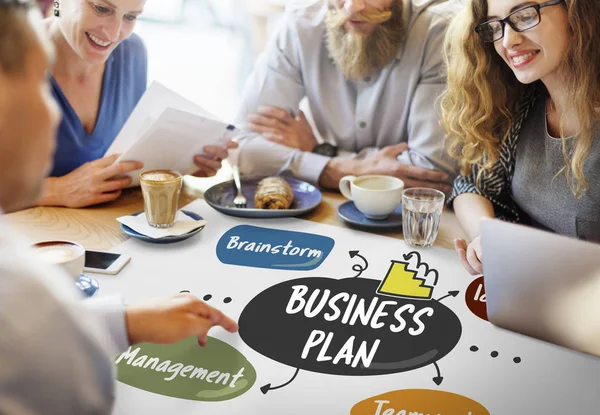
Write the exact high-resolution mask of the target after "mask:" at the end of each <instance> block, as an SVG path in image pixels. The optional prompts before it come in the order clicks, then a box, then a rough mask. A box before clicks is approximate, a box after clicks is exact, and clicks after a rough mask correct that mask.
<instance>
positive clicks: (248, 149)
mask: <svg viewBox="0 0 600 415" xmlns="http://www.w3.org/2000/svg"><path fill="white" fill-rule="evenodd" d="M295 3H296V4H297V3H298V2H292V4H291V5H289V6H288V9H287V11H286V13H285V16H284V18H283V19H282V21H281V24H280V26H279V30H278V31H277V33H276V35H275V37H274V38H273V39H271V42H270V43H269V45H268V47H267V49H266V51H265V53H264V54H263V55H262V56H261V58H260V59H259V61H258V62H257V65H256V68H255V71H254V73H253V74H252V75H251V77H250V78H249V80H248V82H247V84H246V87H245V91H244V97H243V100H242V106H241V110H240V113H239V115H238V119H237V121H238V125H239V126H241V127H243V131H244V132H243V133H240V136H239V137H238V138H239V139H240V142H241V147H240V154H239V160H238V165H239V167H240V170H241V172H242V173H243V174H245V175H252V176H257V175H273V174H281V173H284V172H289V173H291V174H293V175H294V176H296V177H298V178H300V179H302V180H306V181H309V182H311V183H313V184H318V185H320V186H321V187H323V188H337V186H338V182H339V180H340V179H341V178H342V177H343V176H346V175H354V176H358V175H365V174H386V175H393V176H396V177H399V178H401V179H403V180H404V182H405V185H406V187H430V188H435V189H439V190H442V191H444V192H448V191H449V190H450V185H449V184H450V183H451V180H452V178H453V177H454V175H455V172H456V166H455V164H454V162H453V161H452V160H451V159H450V157H449V156H448V155H447V154H446V152H445V151H444V146H443V141H444V134H443V132H442V130H441V128H440V126H439V111H438V107H437V102H436V99H437V97H438V96H439V95H440V93H441V92H442V90H443V89H444V87H445V82H446V79H445V73H444V70H443V61H442V46H443V37H444V34H445V30H446V27H447V25H448V23H449V20H450V19H451V18H452V17H453V15H454V13H455V12H456V11H457V9H458V8H459V7H460V4H459V3H458V1H456V0H448V1H440V0H320V1H317V2H315V3H314V4H311V5H309V6H297V5H295ZM304 3H306V1H304ZM303 99H306V100H307V101H308V106H309V108H310V110H311V111H310V112H311V114H312V121H311V122H310V123H309V121H307V117H305V115H304V113H303V112H302V111H299V106H300V102H301V101H302V100H303ZM311 124H312V125H311ZM317 137H319V139H317Z"/></svg>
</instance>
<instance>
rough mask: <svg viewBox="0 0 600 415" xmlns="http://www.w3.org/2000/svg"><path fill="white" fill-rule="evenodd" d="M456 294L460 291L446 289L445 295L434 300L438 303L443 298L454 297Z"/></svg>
mask: <svg viewBox="0 0 600 415" xmlns="http://www.w3.org/2000/svg"><path fill="white" fill-rule="evenodd" d="M458 294H460V291H448V294H446V295H445V296H443V297H442V298H440V299H439V300H436V301H437V302H438V303H439V302H441V301H442V300H443V299H445V298H448V297H456V296H457V295H458Z"/></svg>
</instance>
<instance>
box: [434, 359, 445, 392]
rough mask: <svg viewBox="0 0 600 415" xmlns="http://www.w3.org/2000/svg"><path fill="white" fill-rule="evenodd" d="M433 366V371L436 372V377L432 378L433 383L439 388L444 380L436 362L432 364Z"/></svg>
mask: <svg viewBox="0 0 600 415" xmlns="http://www.w3.org/2000/svg"><path fill="white" fill-rule="evenodd" d="M433 365H434V366H435V370H436V372H437V376H436V377H434V378H433V381H434V382H435V384H436V385H438V386H440V385H441V384H442V382H443V381H444V378H443V377H442V374H441V373H440V367H439V366H438V364H437V362H433Z"/></svg>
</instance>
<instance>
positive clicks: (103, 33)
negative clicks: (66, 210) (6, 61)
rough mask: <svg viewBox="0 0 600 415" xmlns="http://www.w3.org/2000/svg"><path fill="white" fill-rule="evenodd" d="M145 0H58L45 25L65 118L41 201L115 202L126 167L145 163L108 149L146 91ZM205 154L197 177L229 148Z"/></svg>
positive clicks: (124, 183)
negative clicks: (141, 19) (141, 21)
mask: <svg viewBox="0 0 600 415" xmlns="http://www.w3.org/2000/svg"><path fill="white" fill-rule="evenodd" d="M145 2H146V0H57V1H56V2H55V6H54V7H55V13H54V14H55V15H54V16H53V17H50V18H49V19H47V21H46V28H47V31H48V35H49V37H50V38H51V39H52V41H53V42H54V44H55V47H56V52H57V61H56V64H55V65H54V67H53V68H52V76H51V83H52V92H53V94H54V97H55V99H56V100H57V102H58V103H59V105H60V107H61V109H62V115H63V119H62V122H61V124H60V127H59V131H58V140H57V149H56V154H55V157H54V165H53V168H52V172H51V175H50V177H49V178H47V179H46V183H45V192H44V195H43V196H42V197H41V199H40V200H39V201H38V204H39V205H58V206H67V207H83V206H89V205H94V204H97V203H103V202H108V201H111V200H114V199H116V198H117V197H119V195H120V194H121V191H122V189H123V188H125V187H128V186H129V185H130V184H131V179H130V178H128V177H127V178H123V176H122V175H123V173H128V172H133V171H136V170H140V169H141V168H142V167H143V165H142V163H139V162H135V161H129V162H121V163H115V161H116V159H117V157H118V156H117V155H108V156H106V155H105V153H106V151H107V149H108V148H109V147H110V145H111V144H112V142H113V141H114V139H115V138H116V136H117V134H118V133H119V131H120V130H121V128H122V127H123V125H124V124H125V122H126V121H127V119H128V117H129V115H130V114H131V112H132V111H133V109H134V107H135V106H136V104H137V102H138V101H139V99H140V98H141V96H142V95H143V94H144V92H145V90H146V84H147V55H146V48H145V46H144V44H143V42H142V41H141V39H140V38H139V37H138V36H136V35H135V34H133V30H134V28H135V24H136V20H137V18H138V16H139V15H140V14H142V12H143V10H144V6H145ZM205 153H206V154H207V156H195V157H194V158H193V159H194V162H195V163H196V164H197V166H198V168H199V175H212V174H214V172H216V170H218V168H219V167H220V164H221V160H222V159H223V158H226V157H227V149H224V148H207V149H205ZM190 157H193V155H191V154H190Z"/></svg>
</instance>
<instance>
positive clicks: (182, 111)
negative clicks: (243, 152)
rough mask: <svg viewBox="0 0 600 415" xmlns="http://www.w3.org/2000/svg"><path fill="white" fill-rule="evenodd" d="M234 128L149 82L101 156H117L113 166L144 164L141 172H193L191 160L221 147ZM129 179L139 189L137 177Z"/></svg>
mask: <svg viewBox="0 0 600 415" xmlns="http://www.w3.org/2000/svg"><path fill="white" fill-rule="evenodd" d="M233 128H234V127H233V126H231V125H229V124H227V123H224V122H221V121H219V120H217V119H216V117H214V116H213V115H212V114H210V113H209V112H207V111H205V110H204V109H203V108H201V107H200V106H198V105H196V104H194V103H193V102H191V101H189V100H187V99H185V98H183V97H182V96H181V95H178V94H177V93H175V92H173V91H171V90H170V89H168V88H166V87H165V86H163V85H161V84H160V83H158V82H153V83H152V84H151V85H150V87H149V88H148V90H147V91H146V93H145V94H144V96H143V97H142V98H141V99H140V101H139V103H138V104H137V106H136V107H135V109H134V110H133V112H132V113H131V115H130V117H129V119H128V120H127V122H126V123H125V125H124V126H123V128H122V129H121V131H120V132H119V135H118V136H117V138H116V139H115V141H114V142H113V144H112V145H111V146H110V148H109V149H108V150H107V152H106V154H105V155H107V156H108V155H111V154H115V153H119V154H121V156H120V157H119V159H118V160H117V162H119V161H127V160H135V161H141V162H142V163H144V168H143V171H146V170H153V169H170V170H176V171H179V172H180V173H182V174H189V173H192V172H193V171H194V170H195V166H194V163H193V156H194V155H195V154H202V148H203V147H204V146H207V145H216V146H224V145H225V144H226V143H227V142H228V141H229V140H230V139H231V138H232V137H233V132H232V129H233ZM140 172H141V170H140V171H134V172H132V173H130V174H129V175H130V176H131V177H132V179H133V183H132V186H137V185H139V173H140Z"/></svg>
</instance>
